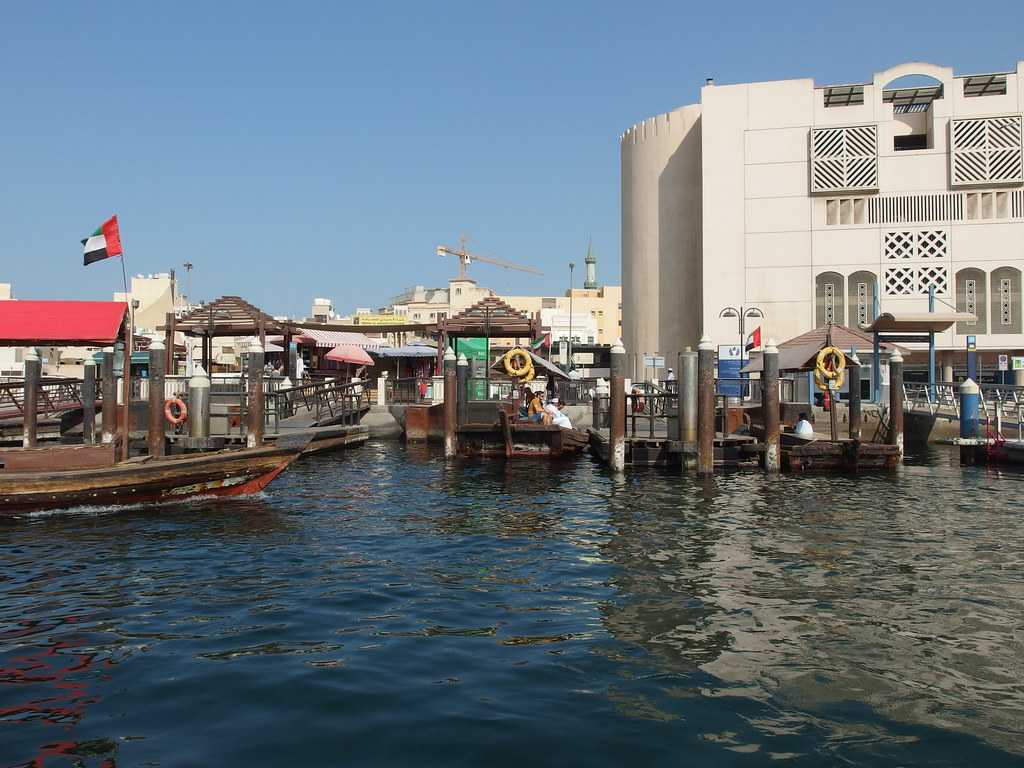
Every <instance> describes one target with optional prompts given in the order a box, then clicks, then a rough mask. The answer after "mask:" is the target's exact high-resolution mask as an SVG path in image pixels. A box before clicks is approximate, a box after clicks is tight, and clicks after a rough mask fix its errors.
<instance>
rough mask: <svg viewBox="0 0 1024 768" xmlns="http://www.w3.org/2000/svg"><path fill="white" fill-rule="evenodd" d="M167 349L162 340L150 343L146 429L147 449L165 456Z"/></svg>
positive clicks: (154, 453)
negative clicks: (147, 420)
mask: <svg viewBox="0 0 1024 768" xmlns="http://www.w3.org/2000/svg"><path fill="white" fill-rule="evenodd" d="M166 366H167V350H166V349H164V345H163V342H162V341H159V340H158V341H154V342H153V343H152V344H150V345H149V422H148V424H147V426H148V429H147V431H146V450H147V452H148V453H149V455H150V456H163V455H164V454H165V453H166V451H165V447H164V443H165V442H166V437H165V436H164V374H165V373H166Z"/></svg>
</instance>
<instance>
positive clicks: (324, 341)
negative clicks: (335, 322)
mask: <svg viewBox="0 0 1024 768" xmlns="http://www.w3.org/2000/svg"><path fill="white" fill-rule="evenodd" d="M295 331H296V333H298V334H299V335H298V336H296V337H295V340H296V341H300V342H301V341H311V342H313V343H314V344H315V345H316V346H318V347H329V348H330V349H334V348H335V347H339V346H341V345H342V344H351V345H352V346H356V347H359V348H360V349H377V348H379V347H383V346H384V345H385V343H386V342H385V341H384V339H371V338H370V337H369V336H367V335H366V334H365V333H354V332H352V331H323V330H320V329H318V328H296V329H295Z"/></svg>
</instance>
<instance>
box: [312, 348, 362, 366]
mask: <svg viewBox="0 0 1024 768" xmlns="http://www.w3.org/2000/svg"><path fill="white" fill-rule="evenodd" d="M324 359H325V360H333V361H334V362H336V363H354V364H355V365H373V358H372V357H370V356H369V355H368V354H366V350H365V349H363V348H362V347H357V346H356V345H355V344H340V345H338V346H337V347H335V348H334V349H332V350H331V351H330V352H328V353H327V354H326V355H324Z"/></svg>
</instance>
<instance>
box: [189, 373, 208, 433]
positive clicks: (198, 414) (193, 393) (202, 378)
mask: <svg viewBox="0 0 1024 768" xmlns="http://www.w3.org/2000/svg"><path fill="white" fill-rule="evenodd" d="M188 411H189V412H188V435H189V437H209V436H210V377H209V376H207V375H206V372H205V371H204V370H203V369H201V368H200V369H199V370H198V371H196V373H195V375H193V376H192V378H190V379H189V380H188Z"/></svg>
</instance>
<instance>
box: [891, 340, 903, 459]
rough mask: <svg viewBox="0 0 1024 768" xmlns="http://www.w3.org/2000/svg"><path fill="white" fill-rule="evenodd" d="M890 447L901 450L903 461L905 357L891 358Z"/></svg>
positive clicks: (895, 354)
mask: <svg viewBox="0 0 1024 768" xmlns="http://www.w3.org/2000/svg"><path fill="white" fill-rule="evenodd" d="M889 445H895V446H896V447H897V448H898V449H899V460H900V461H902V460H903V355H901V354H900V353H899V351H898V350H897V351H895V352H893V353H892V355H890V356H889Z"/></svg>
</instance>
